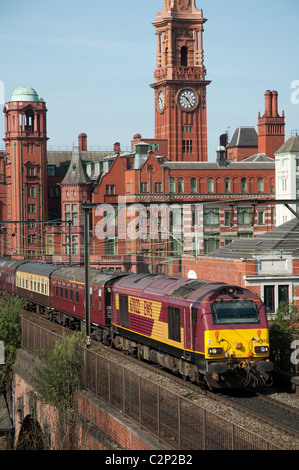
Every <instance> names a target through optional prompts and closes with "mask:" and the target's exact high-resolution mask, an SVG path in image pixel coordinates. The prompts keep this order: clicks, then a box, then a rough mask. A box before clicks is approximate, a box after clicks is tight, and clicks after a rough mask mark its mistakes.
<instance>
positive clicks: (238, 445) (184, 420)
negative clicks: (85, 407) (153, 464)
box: [22, 318, 280, 450]
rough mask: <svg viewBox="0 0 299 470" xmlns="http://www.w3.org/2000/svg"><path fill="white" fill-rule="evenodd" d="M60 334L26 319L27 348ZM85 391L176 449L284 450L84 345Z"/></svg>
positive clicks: (43, 345) (45, 346) (47, 344)
mask: <svg viewBox="0 0 299 470" xmlns="http://www.w3.org/2000/svg"><path fill="white" fill-rule="evenodd" d="M59 339H60V337H59V335H57V334H56V333H53V332H51V331H48V330H46V329H44V328H42V327H40V326H38V325H35V324H34V323H32V322H30V321H28V320H27V319H25V318H22V348H24V349H26V350H27V351H29V352H31V353H33V354H36V352H37V351H41V350H46V351H48V352H49V351H50V348H52V347H53V342H54V341H58V340H59ZM83 384H84V389H86V390H89V391H90V392H92V393H93V394H94V395H96V396H97V397H98V398H101V399H102V400H104V401H105V402H106V403H108V404H109V406H111V407H113V408H114V409H116V410H118V411H120V412H121V413H122V414H123V415H124V416H126V417H128V418H130V419H131V420H132V421H134V422H136V423H137V424H138V425H139V426H140V427H141V428H143V429H145V430H146V431H148V432H149V433H150V434H152V435H153V436H155V437H156V438H158V439H159V440H160V441H161V442H163V443H165V444H166V445H167V446H168V447H169V448H171V449H174V450H275V449H280V448H279V447H277V446H276V445H274V444H272V443H271V442H269V441H267V440H266V439H264V438H262V437H260V436H257V435H255V434H253V433H251V432H249V431H247V430H245V429H243V428H241V427H239V426H238V425H236V424H232V423H230V422H229V421H227V420H225V419H223V418H222V417H221V416H219V415H217V414H214V413H212V412H210V411H207V410H205V409H204V408H203V407H201V406H199V405H197V404H195V403H193V402H192V401H190V400H188V399H186V398H183V397H181V396H180V395H178V394H175V393H173V392H171V391H169V390H167V389H164V388H162V387H160V386H159V385H156V384H154V383H153V382H152V381H150V380H147V379H145V378H143V377H141V376H139V375H138V374H136V373H134V372H132V371H130V370H129V369H127V368H126V367H123V366H121V365H119V364H117V363H115V362H113V361H111V360H108V359H107V358H105V357H103V356H101V355H99V354H97V353H95V352H93V351H91V350H89V349H86V348H84V370H83Z"/></svg>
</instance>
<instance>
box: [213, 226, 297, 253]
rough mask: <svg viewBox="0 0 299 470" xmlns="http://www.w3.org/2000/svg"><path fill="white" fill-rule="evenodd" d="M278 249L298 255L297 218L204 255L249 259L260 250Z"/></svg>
mask: <svg viewBox="0 0 299 470" xmlns="http://www.w3.org/2000/svg"><path fill="white" fill-rule="evenodd" d="M280 250H283V251H284V252H290V253H293V254H295V255H297V256H299V219H297V218H294V219H292V220H289V221H288V222H286V223H285V224H282V225H279V226H278V227H276V228H274V229H273V230H269V232H266V233H264V234H262V235H260V236H258V237H256V238H238V239H236V240H234V241H232V242H231V243H230V244H228V245H225V246H224V247H222V248H220V249H219V250H216V251H213V252H212V253H209V254H208V255H206V257H208V258H228V259H240V258H246V259H251V258H253V256H254V255H256V254H257V253H260V252H271V251H280Z"/></svg>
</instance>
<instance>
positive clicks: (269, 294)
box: [264, 286, 275, 313]
mask: <svg viewBox="0 0 299 470" xmlns="http://www.w3.org/2000/svg"><path fill="white" fill-rule="evenodd" d="M264 304H265V305H266V309H267V312H271V313H272V312H274V310H275V301H274V286H265V287H264Z"/></svg>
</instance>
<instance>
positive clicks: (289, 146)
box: [275, 135, 299, 154]
mask: <svg viewBox="0 0 299 470" xmlns="http://www.w3.org/2000/svg"><path fill="white" fill-rule="evenodd" d="M289 152H296V153H299V135H294V136H293V137H290V138H289V139H288V140H287V141H286V142H285V143H284V144H283V145H282V147H280V148H279V149H278V150H277V152H275V154H277V153H289Z"/></svg>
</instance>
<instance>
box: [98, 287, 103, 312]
mask: <svg viewBox="0 0 299 470" xmlns="http://www.w3.org/2000/svg"><path fill="white" fill-rule="evenodd" d="M99 310H102V291H101V289H99Z"/></svg>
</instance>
